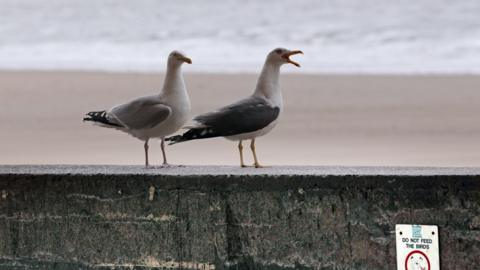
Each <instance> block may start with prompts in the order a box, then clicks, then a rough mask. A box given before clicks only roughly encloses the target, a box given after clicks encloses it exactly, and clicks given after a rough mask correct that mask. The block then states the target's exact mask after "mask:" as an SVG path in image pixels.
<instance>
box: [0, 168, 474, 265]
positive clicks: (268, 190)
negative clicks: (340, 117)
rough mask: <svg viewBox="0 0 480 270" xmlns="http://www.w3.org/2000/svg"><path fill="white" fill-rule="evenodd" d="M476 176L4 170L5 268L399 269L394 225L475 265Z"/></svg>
mask: <svg viewBox="0 0 480 270" xmlns="http://www.w3.org/2000/svg"><path fill="white" fill-rule="evenodd" d="M479 175H480V169H477V168H368V167H358V168H343V167H280V168H270V169H264V170H254V169H247V170H242V169H237V168H234V167H184V168H183V167H182V168H169V169H148V170H147V169H143V168H141V167H123V166H0V269H181V268H183V269H213V268H215V269H369V270H374V269H396V261H395V236H394V234H393V231H394V227H395V224H398V223H416V224H437V225H438V226H439V229H440V248H441V263H442V269H447V270H450V269H462V270H463V269H476V268H478V266H479V265H480V177H479Z"/></svg>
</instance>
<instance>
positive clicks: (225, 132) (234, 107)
mask: <svg viewBox="0 0 480 270" xmlns="http://www.w3.org/2000/svg"><path fill="white" fill-rule="evenodd" d="M279 113H280V108H278V107H272V106H271V105H270V104H269V103H268V102H267V101H266V100H265V99H263V98H261V97H255V96H251V97H248V98H246V99H243V100H240V101H239V102H236V103H233V104H231V105H229V106H225V107H223V108H220V109H219V110H217V111H214V112H210V113H206V114H202V115H199V116H197V117H195V118H194V119H193V120H194V121H196V122H197V123H198V124H199V127H194V128H191V129H190V130H188V131H187V132H185V133H184V134H183V135H179V136H174V137H171V138H168V139H167V140H169V141H173V142H174V143H175V142H182V141H188V140H194V139H204V138H212V137H227V136H233V135H237V134H242V133H249V132H253V131H257V130H259V129H262V128H264V127H266V126H268V125H269V124H270V123H272V122H273V121H275V119H277V117H278V115H279Z"/></svg>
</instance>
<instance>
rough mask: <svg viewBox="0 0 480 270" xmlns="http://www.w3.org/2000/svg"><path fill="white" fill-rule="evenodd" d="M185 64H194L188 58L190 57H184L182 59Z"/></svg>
mask: <svg viewBox="0 0 480 270" xmlns="http://www.w3.org/2000/svg"><path fill="white" fill-rule="evenodd" d="M180 59H181V60H182V61H183V62H185V63H188V64H191V63H192V59H190V58H188V57H182V58H180Z"/></svg>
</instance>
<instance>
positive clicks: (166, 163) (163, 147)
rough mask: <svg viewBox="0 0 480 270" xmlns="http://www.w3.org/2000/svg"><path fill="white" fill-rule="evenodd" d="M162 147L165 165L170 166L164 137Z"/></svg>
mask: <svg viewBox="0 0 480 270" xmlns="http://www.w3.org/2000/svg"><path fill="white" fill-rule="evenodd" d="M160 147H161V148H162V155H163V166H168V162H167V154H165V138H162V142H161V143H160Z"/></svg>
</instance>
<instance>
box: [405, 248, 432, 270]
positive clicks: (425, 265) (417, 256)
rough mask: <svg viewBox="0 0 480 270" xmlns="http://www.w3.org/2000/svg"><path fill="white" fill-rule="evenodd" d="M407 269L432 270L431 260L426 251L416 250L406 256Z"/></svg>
mask: <svg viewBox="0 0 480 270" xmlns="http://www.w3.org/2000/svg"><path fill="white" fill-rule="evenodd" d="M405 270H430V260H429V259H428V257H427V255H426V254H425V253H423V252H421V251H420V250H414V251H412V252H410V253H408V255H407V257H406V258H405Z"/></svg>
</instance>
